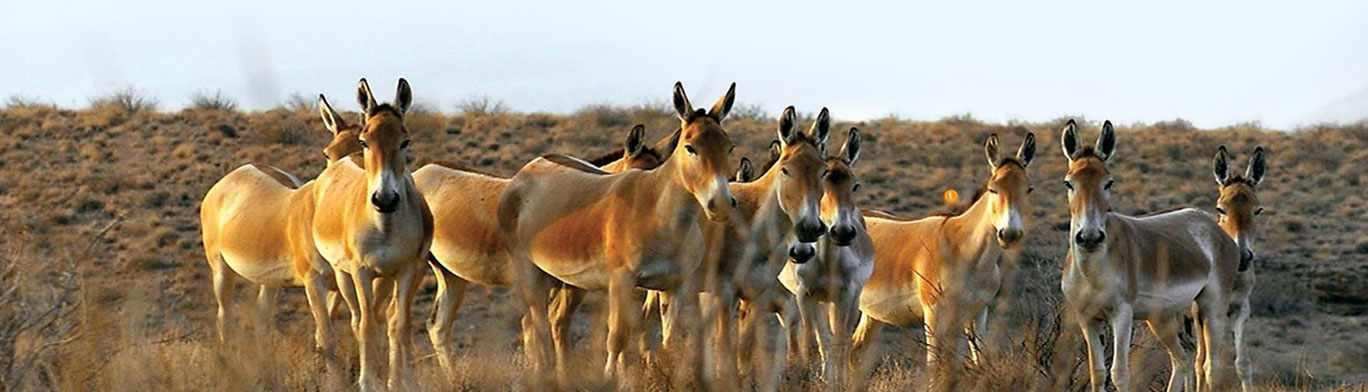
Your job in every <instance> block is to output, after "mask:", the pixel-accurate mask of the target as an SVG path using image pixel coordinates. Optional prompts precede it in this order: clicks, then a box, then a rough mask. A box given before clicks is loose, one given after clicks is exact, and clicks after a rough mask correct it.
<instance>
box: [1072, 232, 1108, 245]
mask: <svg viewBox="0 0 1368 392" xmlns="http://www.w3.org/2000/svg"><path fill="white" fill-rule="evenodd" d="M1106 240H1107V233H1103V232H1102V230H1081V231H1079V232H1078V234H1076V235H1074V243H1075V244H1078V246H1079V247H1082V248H1083V249H1087V250H1094V249H1097V247H1099V246H1101V245H1102V241H1106Z"/></svg>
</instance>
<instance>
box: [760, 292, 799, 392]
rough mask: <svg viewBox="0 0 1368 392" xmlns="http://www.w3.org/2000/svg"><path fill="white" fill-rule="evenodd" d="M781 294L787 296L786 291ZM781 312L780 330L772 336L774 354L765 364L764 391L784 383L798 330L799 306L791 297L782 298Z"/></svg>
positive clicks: (775, 389)
mask: <svg viewBox="0 0 1368 392" xmlns="http://www.w3.org/2000/svg"><path fill="white" fill-rule="evenodd" d="M779 295H784V296H786V297H787V295H786V293H785V294H779ZM779 312H780V313H779V315H778V319H779V328H780V330H779V331H778V333H776V334H773V335H772V336H771V339H773V342H774V345H775V350H774V355H773V356H771V357H769V360H768V361H767V362H768V364H767V365H766V366H765V368H766V369H767V370H766V372H765V375H764V378H762V379H761V381H762V383H761V384H760V390H761V391H764V392H772V391H777V390H779V386H780V385H781V384H782V383H783V381H784V370H785V369H786V368H787V367H788V358H789V352H790V351H791V347H792V346H793V340H794V339H793V337H794V336H795V335H794V334H795V333H797V330H798V320H797V319H798V307H797V306H796V304H795V303H794V302H793V301H792V300H791V299H790V298H785V299H784V300H782V302H781V304H780V305H779Z"/></svg>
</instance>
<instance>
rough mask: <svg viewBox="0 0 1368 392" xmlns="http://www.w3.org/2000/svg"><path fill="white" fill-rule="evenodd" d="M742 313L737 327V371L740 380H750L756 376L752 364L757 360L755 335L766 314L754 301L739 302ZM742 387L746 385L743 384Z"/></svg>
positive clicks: (738, 318)
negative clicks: (754, 359)
mask: <svg viewBox="0 0 1368 392" xmlns="http://www.w3.org/2000/svg"><path fill="white" fill-rule="evenodd" d="M738 305H739V307H740V313H738V314H737V326H736V370H737V373H738V375H739V376H740V379H742V380H748V379H750V378H751V377H752V376H754V375H755V369H754V364H753V363H752V362H751V360H752V359H753V358H755V343H756V342H755V334H756V332H757V331H756V328H757V327H758V326H759V324H764V323H763V322H761V321H762V319H763V317H764V316H765V315H764V314H761V312H762V311H763V309H762V307H761V306H758V304H757V303H756V302H754V301H739V304H738ZM742 385H745V383H743V384H742Z"/></svg>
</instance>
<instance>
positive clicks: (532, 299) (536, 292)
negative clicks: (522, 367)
mask: <svg viewBox="0 0 1368 392" xmlns="http://www.w3.org/2000/svg"><path fill="white" fill-rule="evenodd" d="M514 257H516V259H515V260H513V263H514V265H515V268H516V269H517V278H518V279H517V281H516V282H515V285H516V287H517V288H518V295H519V296H521V297H522V300H523V304H524V305H525V306H526V307H525V308H524V309H523V312H524V313H523V319H522V324H523V352H524V354H526V355H527V359H528V362H529V363H531V364H532V371H533V373H534V376H533V377H528V378H527V379H528V380H529V381H528V384H529V386H528V388H527V389H531V390H537V389H543V388H544V387H547V386H552V385H550V384H551V383H550V382H549V381H550V380H549V377H548V376H550V375H551V373H550V371H551V369H552V367H553V366H554V368H555V375H556V377H557V378H558V379H559V380H561V381H564V380H565V379H566V378H565V377H566V375H565V374H564V372H562V371H561V368H562V367H563V364H561V363H556V364H551V363H550V362H551V361H552V360H553V358H552V355H551V347H550V340H551V324H550V323H549V322H548V321H547V317H546V309H547V305H548V301H547V298H546V297H547V293H549V292H550V290H551V289H552V288H553V287H554V285H553V283H552V279H553V278H551V277H550V276H548V275H546V273H545V272H542V270H541V269H539V268H537V266H536V264H533V263H532V260H531V259H530V258H528V257H527V255H525V254H515V256H514ZM552 389H554V388H552Z"/></svg>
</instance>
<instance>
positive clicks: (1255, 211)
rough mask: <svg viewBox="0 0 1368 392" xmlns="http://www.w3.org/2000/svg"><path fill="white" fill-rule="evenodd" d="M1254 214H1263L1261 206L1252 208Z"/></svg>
mask: <svg viewBox="0 0 1368 392" xmlns="http://www.w3.org/2000/svg"><path fill="white" fill-rule="evenodd" d="M1254 215H1263V207H1259V209H1257V210H1254Z"/></svg>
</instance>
